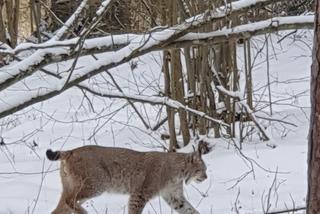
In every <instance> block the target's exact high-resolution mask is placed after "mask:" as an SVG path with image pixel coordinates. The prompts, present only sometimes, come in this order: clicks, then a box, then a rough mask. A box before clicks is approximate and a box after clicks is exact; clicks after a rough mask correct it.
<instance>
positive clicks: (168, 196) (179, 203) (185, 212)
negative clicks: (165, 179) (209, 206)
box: [161, 184, 200, 214]
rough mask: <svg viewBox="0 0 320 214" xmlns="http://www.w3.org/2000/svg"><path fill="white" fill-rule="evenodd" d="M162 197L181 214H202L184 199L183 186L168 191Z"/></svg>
mask: <svg viewBox="0 0 320 214" xmlns="http://www.w3.org/2000/svg"><path fill="white" fill-rule="evenodd" d="M161 196H162V198H163V199H164V200H165V201H166V202H167V203H168V205H169V206H170V207H171V208H172V209H174V210H175V211H176V212H177V213H179V214H200V213H199V212H198V211H197V210H196V209H195V208H194V207H193V206H192V205H191V204H190V203H189V202H188V201H187V199H186V198H185V197H184V195H183V185H182V184H181V185H178V186H176V187H174V188H168V189H166V190H165V191H163V192H162V193H161Z"/></svg>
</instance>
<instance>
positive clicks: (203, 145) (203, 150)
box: [198, 140, 213, 156]
mask: <svg viewBox="0 0 320 214" xmlns="http://www.w3.org/2000/svg"><path fill="white" fill-rule="evenodd" d="M212 148H213V147H212V146H210V145H209V143H208V142H206V141H203V140H200V141H199V143H198V152H199V154H200V156H201V155H205V154H208V153H209V152H211V150H212Z"/></svg>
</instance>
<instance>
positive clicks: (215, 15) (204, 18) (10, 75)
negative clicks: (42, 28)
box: [0, 0, 282, 91]
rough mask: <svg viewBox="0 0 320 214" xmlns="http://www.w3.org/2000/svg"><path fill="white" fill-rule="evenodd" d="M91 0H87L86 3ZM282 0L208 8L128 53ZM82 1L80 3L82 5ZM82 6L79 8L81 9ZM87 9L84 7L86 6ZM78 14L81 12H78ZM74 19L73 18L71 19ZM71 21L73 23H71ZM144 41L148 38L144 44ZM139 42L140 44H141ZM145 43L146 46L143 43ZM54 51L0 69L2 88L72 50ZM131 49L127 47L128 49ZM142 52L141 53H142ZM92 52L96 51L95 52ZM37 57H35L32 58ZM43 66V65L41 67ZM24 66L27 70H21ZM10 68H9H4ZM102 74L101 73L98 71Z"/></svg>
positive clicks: (154, 47)
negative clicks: (209, 9)
mask: <svg viewBox="0 0 320 214" xmlns="http://www.w3.org/2000/svg"><path fill="white" fill-rule="evenodd" d="M86 1H87V0H84V1H83V2H82V4H84V2H86ZM278 1H282V0H251V1H246V0H240V1H237V2H233V3H230V4H228V5H227V6H223V7H220V8H216V9H215V10H213V11H207V12H205V13H203V14H199V15H196V16H194V17H191V18H189V19H187V20H186V21H185V22H183V23H182V24H179V25H176V26H173V27H170V28H168V29H165V30H163V31H160V32H152V31H151V32H149V33H148V34H147V35H145V36H139V38H137V39H136V40H134V41H133V42H134V44H133V43H132V44H131V45H128V46H127V48H128V49H129V50H130V52H129V53H130V54H129V55H128V56H127V57H128V58H133V57H136V56H137V55H143V54H145V53H147V52H150V51H154V50H159V49H163V48H164V47H167V46H168V45H169V44H171V43H172V42H173V41H175V40H177V39H178V38H180V37H182V36H184V35H186V34H187V33H188V32H190V31H191V30H193V29H197V28H199V27H201V26H203V25H205V24H207V23H210V22H213V21H219V20H222V19H224V18H225V17H226V16H228V15H230V13H231V12H232V14H233V15H234V14H238V13H244V12H245V11H247V10H248V9H250V8H251V7H256V8H259V7H264V6H266V5H268V4H270V3H274V2H278ZM82 4H81V5H80V6H82ZM80 6H79V8H78V9H81V7H80ZM82 8H84V6H83V7H82ZM229 8H232V11H230V10H228V9H229ZM75 14H77V11H76V12H75ZM71 18H72V19H71ZM70 20H71V21H72V20H73V22H74V20H75V18H74V17H70ZM71 21H70V22H71ZM70 26H71V24H69V23H68V22H67V23H66V25H65V26H63V27H62V28H61V29H60V30H59V31H58V33H57V34H56V35H55V36H54V37H53V38H52V39H51V40H49V41H48V42H47V43H49V42H52V41H54V40H59V39H60V38H62V36H63V35H64V33H65V32H66V30H67V29H68V27H70ZM141 41H145V42H143V43H141ZM137 43H138V46H137ZM141 44H142V45H141ZM51 51H54V53H48V52H46V51H43V52H41V51H40V52H39V51H37V52H36V53H34V54H33V55H32V56H31V58H27V59H28V63H25V64H23V66H15V67H14V68H11V70H10V72H8V71H6V72H3V73H1V72H0V74H1V75H0V91H1V90H3V89H5V88H7V87H9V86H11V85H13V84H14V83H16V82H18V81H20V80H22V79H24V78H26V77H28V76H30V75H32V74H33V73H34V72H36V71H37V70H38V69H39V68H41V66H43V64H46V65H48V64H50V59H48V55H49V57H50V56H51V58H52V59H54V60H53V62H57V60H56V59H59V58H60V60H61V61H62V60H64V57H65V55H68V53H70V50H69V51H68V50H60V51H61V52H60V54H61V55H62V56H63V57H62V56H59V55H58V56H57V54H58V53H57V51H58V50H56V49H55V50H51ZM126 51H127V50H126ZM139 53H140V54H139ZM91 54H92V53H91ZM32 58H33V60H31V59H32ZM42 61H47V62H46V63H42ZM38 64H39V65H40V67H39V66H38ZM101 66H109V65H106V64H102V65H101ZM21 67H22V68H23V69H21ZM3 69H6V70H7V69H8V68H3ZM106 69H108V68H104V69H103V70H106ZM97 73H98V72H97Z"/></svg>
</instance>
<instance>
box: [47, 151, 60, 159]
mask: <svg viewBox="0 0 320 214" xmlns="http://www.w3.org/2000/svg"><path fill="white" fill-rule="evenodd" d="M46 155H47V158H48V159H49V160H51V161H55V160H59V159H60V152H53V151H52V150H51V149H48V150H47V152H46Z"/></svg>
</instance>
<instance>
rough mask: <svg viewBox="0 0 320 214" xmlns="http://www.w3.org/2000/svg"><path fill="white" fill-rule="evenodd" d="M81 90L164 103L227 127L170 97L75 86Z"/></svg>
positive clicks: (107, 95) (95, 93)
mask: <svg viewBox="0 0 320 214" xmlns="http://www.w3.org/2000/svg"><path fill="white" fill-rule="evenodd" d="M77 87H79V88H81V89H83V90H86V91H88V92H90V93H92V94H94V95H97V96H100V97H106V98H120V99H126V100H130V101H137V102H141V103H148V104H151V105H166V106H169V107H171V108H173V109H177V110H179V109H183V110H185V111H188V112H191V113H193V114H195V115H198V116H199V117H202V118H205V119H207V120H209V121H212V122H214V123H218V124H220V125H222V126H225V127H229V125H228V124H226V123H224V122H223V121H221V120H218V119H215V118H213V117H210V116H209V115H207V114H206V113H204V112H201V111H198V110H195V109H193V108H190V107H188V106H185V105H183V104H182V103H180V102H179V101H177V100H173V99H170V98H168V97H159V96H144V95H130V94H125V93H123V92H100V91H96V90H94V89H91V88H89V87H88V86H85V85H83V84H81V85H79V86H77Z"/></svg>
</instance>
